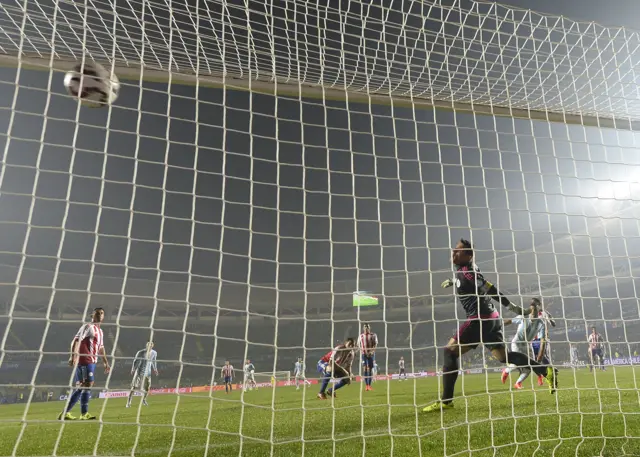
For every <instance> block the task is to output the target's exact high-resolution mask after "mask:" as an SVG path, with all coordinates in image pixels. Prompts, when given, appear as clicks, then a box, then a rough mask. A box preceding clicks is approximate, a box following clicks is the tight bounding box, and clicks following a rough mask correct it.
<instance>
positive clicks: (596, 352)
mask: <svg viewBox="0 0 640 457" xmlns="http://www.w3.org/2000/svg"><path fill="white" fill-rule="evenodd" d="M588 341H589V360H590V361H591V364H590V365H589V371H593V367H594V366H595V365H596V363H595V362H596V358H597V359H598V362H599V363H598V366H599V367H600V369H601V370H602V371H604V339H603V338H602V335H600V334H599V333H598V332H597V331H596V328H595V327H591V334H590V335H589V339H588Z"/></svg>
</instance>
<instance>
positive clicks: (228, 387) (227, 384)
mask: <svg viewBox="0 0 640 457" xmlns="http://www.w3.org/2000/svg"><path fill="white" fill-rule="evenodd" d="M222 379H223V380H224V391H225V392H226V393H229V392H231V391H232V390H233V387H232V384H231V383H232V381H233V365H231V364H230V363H229V361H228V360H225V362H224V366H223V367H222Z"/></svg>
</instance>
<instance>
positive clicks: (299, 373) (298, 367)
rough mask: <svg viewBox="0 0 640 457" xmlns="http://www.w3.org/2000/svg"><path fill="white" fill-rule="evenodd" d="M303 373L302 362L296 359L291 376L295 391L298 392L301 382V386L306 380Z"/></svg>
mask: <svg viewBox="0 0 640 457" xmlns="http://www.w3.org/2000/svg"><path fill="white" fill-rule="evenodd" d="M304 372H305V366H304V362H303V361H302V358H301V357H298V360H297V361H296V364H295V366H294V368H293V376H294V377H295V380H296V390H300V381H301V380H302V384H303V385H304V383H305V381H306V380H307V378H306V377H305V375H304Z"/></svg>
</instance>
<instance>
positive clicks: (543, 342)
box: [536, 338, 547, 362]
mask: <svg viewBox="0 0 640 457" xmlns="http://www.w3.org/2000/svg"><path fill="white" fill-rule="evenodd" d="M546 349H547V339H546V338H541V339H540V350H539V351H538V356H537V357H536V362H542V358H543V357H544V351H545V350H546Z"/></svg>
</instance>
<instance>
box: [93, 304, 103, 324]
mask: <svg viewBox="0 0 640 457" xmlns="http://www.w3.org/2000/svg"><path fill="white" fill-rule="evenodd" d="M103 320H104V308H100V307H98V308H94V310H93V313H92V314H91V321H92V322H94V323H96V324H99V323H100V322H102V321H103Z"/></svg>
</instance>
